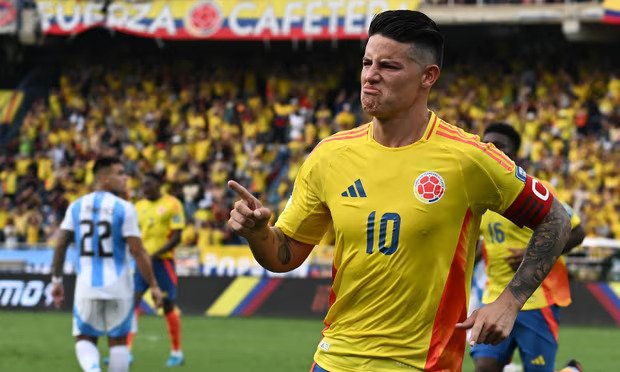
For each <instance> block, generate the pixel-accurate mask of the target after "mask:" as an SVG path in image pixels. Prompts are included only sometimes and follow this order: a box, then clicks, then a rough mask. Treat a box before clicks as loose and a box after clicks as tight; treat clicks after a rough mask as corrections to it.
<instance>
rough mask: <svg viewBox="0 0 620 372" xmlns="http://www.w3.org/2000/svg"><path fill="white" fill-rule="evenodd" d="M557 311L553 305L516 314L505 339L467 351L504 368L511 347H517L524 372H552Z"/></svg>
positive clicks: (475, 356)
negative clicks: (513, 323) (498, 363)
mask: <svg viewBox="0 0 620 372" xmlns="http://www.w3.org/2000/svg"><path fill="white" fill-rule="evenodd" d="M559 312H560V308H559V307H558V306H556V305H553V306H549V307H545V308H542V309H536V310H525V311H520V312H519V314H518V315H517V320H516V321H515V325H514V327H513V328H512V332H510V335H509V336H508V338H507V339H505V340H504V341H502V342H501V343H499V344H498V345H486V344H476V345H475V346H474V347H472V348H471V352H470V354H471V357H472V358H474V359H478V358H492V359H496V360H498V361H499V362H500V363H502V364H504V365H505V364H508V363H509V362H510V359H511V358H512V354H513V352H514V350H515V348H519V354H520V356H521V361H522V363H523V367H524V370H525V371H526V372H529V371H536V372H538V371H541V372H542V371H544V372H547V371H549V372H553V370H554V365H555V355H556V352H557V350H558V324H559Z"/></svg>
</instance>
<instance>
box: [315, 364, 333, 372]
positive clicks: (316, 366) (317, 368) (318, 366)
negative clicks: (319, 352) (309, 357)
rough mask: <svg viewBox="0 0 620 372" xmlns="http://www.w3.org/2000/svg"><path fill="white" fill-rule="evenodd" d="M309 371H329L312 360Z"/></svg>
mask: <svg viewBox="0 0 620 372" xmlns="http://www.w3.org/2000/svg"><path fill="white" fill-rule="evenodd" d="M310 372H329V371H328V370H326V369H323V368H322V367H321V366H320V365H318V364H316V362H314V363H312V367H310Z"/></svg>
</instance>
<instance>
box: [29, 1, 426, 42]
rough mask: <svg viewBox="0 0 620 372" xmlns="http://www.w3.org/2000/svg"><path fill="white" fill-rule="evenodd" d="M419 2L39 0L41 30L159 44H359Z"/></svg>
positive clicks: (59, 33)
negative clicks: (382, 16) (375, 23)
mask: <svg viewBox="0 0 620 372" xmlns="http://www.w3.org/2000/svg"><path fill="white" fill-rule="evenodd" d="M419 5H420V0H368V1H362V0H327V1H326V0H298V1H287V0H275V1H266V0H254V1H247V0H153V1H148V2H138V1H114V2H111V3H110V4H109V5H107V7H106V5H105V3H104V2H102V1H97V2H96V1H84V0H82V1H80V0H37V9H38V11H39V15H40V19H41V26H42V30H43V32H44V33H45V34H47V35H70V34H76V33H80V32H83V31H85V30H88V29H90V28H92V27H107V28H111V29H114V30H117V31H121V32H124V33H128V34H133V35H138V36H143V37H153V38H161V39H172V40H174V39H178V40H187V39H210V40H264V39H271V40H288V39H315V40H326V39H327V40H329V39H360V38H365V37H366V36H367V30H368V26H369V24H370V21H371V20H372V17H373V16H374V15H375V14H377V13H379V12H381V11H384V10H388V9H417V8H418V7H419Z"/></svg>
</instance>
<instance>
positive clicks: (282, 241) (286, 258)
mask: <svg viewBox="0 0 620 372" xmlns="http://www.w3.org/2000/svg"><path fill="white" fill-rule="evenodd" d="M273 231H274V232H275V233H276V236H277V237H278V260H279V261H280V263H282V264H283V265H286V264H288V263H289V262H291V258H292V253H291V242H290V240H289V238H288V236H286V235H285V234H284V233H283V232H282V230H280V229H278V228H277V227H275V228H273Z"/></svg>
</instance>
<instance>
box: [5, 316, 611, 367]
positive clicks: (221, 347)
mask: <svg viewBox="0 0 620 372" xmlns="http://www.w3.org/2000/svg"><path fill="white" fill-rule="evenodd" d="M182 322H183V349H184V352H185V356H186V360H187V363H186V365H185V366H184V367H183V368H182V370H183V371H218V372H227V371H231V372H237V371H240V372H241V371H257V372H262V371H269V372H292V371H304V372H305V371H307V370H308V369H309V367H310V365H311V363H312V355H313V353H314V349H315V348H316V345H317V343H318V341H319V337H320V334H321V333H320V332H321V329H322V328H323V324H322V322H321V321H320V320H299V319H265V318H251V319H240V318H230V319H219V318H204V317H193V316H185V317H183V318H182ZM70 332H71V317H70V315H69V314H65V313H63V314H61V313H26V312H19V313H18V312H0V335H1V336H0V371H15V372H17V371H79V368H78V364H77V361H76V359H75V355H74V351H73V338H72V337H71V335H70ZM560 338H561V340H560V351H559V354H558V363H564V362H565V361H566V360H568V359H571V358H577V359H579V360H580V361H582V363H583V364H584V366H585V368H586V371H588V372H596V371H601V372H602V371H618V370H620V368H619V366H620V359H619V357H620V355H618V351H617V350H618V347H619V345H620V331H619V330H618V328H614V327H610V328H605V329H603V328H574V327H572V328H570V327H562V328H561V332H560ZM102 341H104V340H101V341H100V349H101V350H102V354H107V345H106V343H105V342H102ZM168 347H169V346H168V336H167V333H166V329H165V323H164V320H163V319H162V318H158V317H150V316H144V317H142V318H141V319H140V332H139V333H138V337H137V338H136V343H135V346H134V356H135V358H136V362H135V363H134V365H133V366H132V371H137V372H139V371H162V370H166V368H165V367H164V363H165V360H166V358H167V356H168V352H169V349H168ZM472 370H473V369H472V366H471V360H470V359H469V357H468V356H466V357H465V362H464V366H463V371H465V372H470V371H472Z"/></svg>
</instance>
